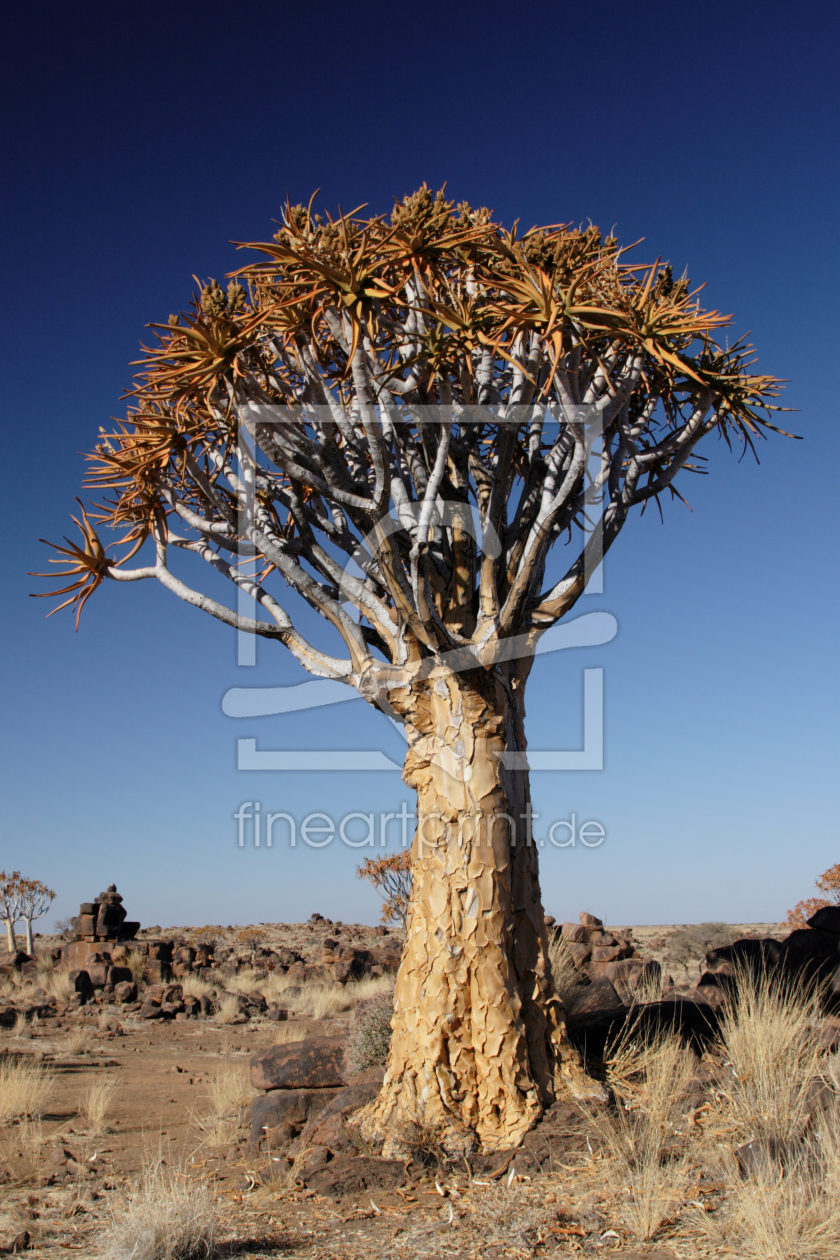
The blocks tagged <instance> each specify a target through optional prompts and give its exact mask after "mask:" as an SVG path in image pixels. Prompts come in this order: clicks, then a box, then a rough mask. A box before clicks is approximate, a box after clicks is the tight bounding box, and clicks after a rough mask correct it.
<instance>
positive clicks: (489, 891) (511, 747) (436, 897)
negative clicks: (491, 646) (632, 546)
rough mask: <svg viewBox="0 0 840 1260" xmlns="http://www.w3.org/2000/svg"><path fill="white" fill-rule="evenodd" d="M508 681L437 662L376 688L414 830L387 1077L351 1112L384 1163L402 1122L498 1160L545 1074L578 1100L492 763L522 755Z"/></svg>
mask: <svg viewBox="0 0 840 1260" xmlns="http://www.w3.org/2000/svg"><path fill="white" fill-rule="evenodd" d="M524 664H526V667H527V664H528V663H527V662H526V663H524ZM523 673H524V671H523ZM524 682H525V678H524V676H517V674H516V673H515V671H514V669H513V668H511V667H508V668H506V669H501V668H497V669H496V671H494V672H489V671H484V670H476V671H471V672H470V673H469V674H468V675H467V674H463V673H458V674H453V673H452V672H450V671H449V670H447V669H446V668H445V667H437V668H435V669H434V670H433V671H432V672H431V673H430V674H429V675H428V677H427V678H426V679H424V681H423V684H422V686H420V687H418V688H416V689H412V690H411V691H410V692H408V691H403V692H391V697H390V698H391V702H392V703H393V705H394V707H395V708H396V709H397V710H398V711H399V712H401V713H402V714H403V716H404V717H405V719H406V723H407V729H408V733H409V742H410V749H409V752H408V755H407V757H406V763H405V769H404V771H403V777H404V779H405V781H406V783H408V784H409V786H411V787H413V788H415V789H416V791H417V801H418V809H417V813H418V827H417V832H416V835H415V838H414V845H413V850H412V894H411V904H410V907H409V916H408V929H407V934H406V944H405V950H404V953H403V959H402V963H401V966H400V970H399V974H398V976H397V983H396V993H395V1006H394V1018H393V1024H392V1027H393V1038H392V1042H391V1052H390V1057H389V1060H388V1068H387V1073H386V1077H385V1082H384V1085H383V1088H382V1092H381V1094H380V1095H379V1097H378V1098H377V1099H376V1100H375V1101H374V1102H373V1103H372V1104H370V1105H369V1106H368V1107H367V1108H366V1109H365V1111H364V1112H363V1113H362V1115H361V1117H360V1120H361V1126H362V1132H363V1134H364V1135H365V1136H366V1137H367V1138H368V1139H369V1140H374V1141H376V1140H381V1141H383V1142H384V1153H385V1154H391V1155H395V1154H399V1153H402V1152H403V1151H404V1150H405V1149H406V1147H407V1144H408V1143H407V1138H408V1135H409V1133H410V1128H411V1126H412V1125H420V1126H422V1127H423V1128H431V1129H433V1130H434V1131H435V1132H436V1133H437V1135H438V1137H439V1138H440V1140H441V1141H442V1142H443V1144H444V1146H446V1147H447V1149H449V1150H451V1151H452V1152H460V1153H468V1152H469V1151H471V1150H476V1149H482V1150H485V1151H493V1150H506V1149H511V1148H514V1147H516V1146H518V1145H519V1143H520V1142H521V1141H522V1139H523V1137H524V1135H525V1134H526V1133H527V1131H528V1130H529V1129H530V1128H531V1127H532V1126H533V1124H534V1123H535V1122H536V1121H537V1120H538V1119H539V1118H540V1116H541V1115H542V1113H543V1111H544V1109H545V1107H546V1106H547V1105H548V1104H550V1102H551V1101H552V1100H553V1098H554V1092H555V1088H556V1087H557V1086H558V1085H559V1083H560V1079H561V1077H565V1079H566V1080H567V1082H568V1083H569V1084H570V1085H571V1086H572V1088H573V1089H574V1091H575V1092H576V1093H578V1094H584V1093H586V1092H587V1086H588V1085H589V1086H591V1085H592V1083H591V1082H587V1081H586V1078H585V1077H584V1075H583V1073H582V1070H581V1068H580V1063H579V1060H578V1058H577V1056H576V1054H575V1052H574V1051H573V1050H572V1048H571V1046H570V1045H569V1043H568V1039H567V1037H566V1028H565V1019H564V1013H563V1008H562V1006H561V1004H560V1002H559V1000H558V998H557V996H556V994H555V992H554V987H553V983H552V980H551V971H550V966H549V962H548V940H547V933H546V927H545V918H544V914H543V908H542V904H541V901H540V894H539V883H538V872H537V852H536V848H535V845H534V842H533V841H532V836H531V821H530V792H529V784H528V774H527V771H525V770H516V771H508V770H507V769H506V768H505V766H504V764H503V762H502V759H501V758H502V754H503V753H505V752H507V751H517V752H524V749H525V740H524V732H523V716H524V710H523V705H522V693H523V690H524ZM589 1092H593V1090H590V1091H589ZM594 1092H595V1093H598V1092H599V1091H598V1087H594Z"/></svg>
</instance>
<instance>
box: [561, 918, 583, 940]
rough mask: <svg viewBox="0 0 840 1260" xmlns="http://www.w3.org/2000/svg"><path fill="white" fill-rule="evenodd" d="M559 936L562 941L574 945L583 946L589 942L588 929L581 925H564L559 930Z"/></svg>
mask: <svg viewBox="0 0 840 1260" xmlns="http://www.w3.org/2000/svg"><path fill="white" fill-rule="evenodd" d="M560 935H561V936H562V938H563V940H564V941H569V942H571V943H573V944H575V945H585V944H587V943H588V941H589V929H588V928H585V927H584V926H583V924H582V923H564V924H563V926H562V928H561V929H560Z"/></svg>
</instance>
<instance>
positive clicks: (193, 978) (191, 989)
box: [180, 972, 213, 998]
mask: <svg viewBox="0 0 840 1260" xmlns="http://www.w3.org/2000/svg"><path fill="white" fill-rule="evenodd" d="M180 984H181V988H182V990H183V993H184V997H194V998H203V997H208V996H209V995H210V994H211V993H212V992H213V986H212V984H211V983H210V981H209V980H205V979H204V978H203V976H197V975H194V974H193V973H192V972H190V973H189V974H188V975H186V976H182V977H181V981H180Z"/></svg>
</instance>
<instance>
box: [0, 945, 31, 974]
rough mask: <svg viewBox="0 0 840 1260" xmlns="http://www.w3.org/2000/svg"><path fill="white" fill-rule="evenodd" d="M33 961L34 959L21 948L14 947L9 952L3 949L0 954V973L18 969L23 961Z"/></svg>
mask: <svg viewBox="0 0 840 1260" xmlns="http://www.w3.org/2000/svg"><path fill="white" fill-rule="evenodd" d="M34 961H35V959H33V958H31V957H30V956H29V954H25V953H24V952H23V950H22V949H14V950H12V951H11V952H10V951H9V950H4V951H3V953H2V954H0V975H2V974H3V972H5V973H6V974H8V973H9V972H11V971H20V969H21V967H23V965H24V964H25V963H29V962H34Z"/></svg>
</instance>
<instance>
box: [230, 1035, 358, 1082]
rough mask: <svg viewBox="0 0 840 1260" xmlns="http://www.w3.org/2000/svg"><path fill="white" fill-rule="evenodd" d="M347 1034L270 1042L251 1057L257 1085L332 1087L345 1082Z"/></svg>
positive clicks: (254, 1080) (252, 1071)
mask: <svg viewBox="0 0 840 1260" xmlns="http://www.w3.org/2000/svg"><path fill="white" fill-rule="evenodd" d="M344 1042H345V1039H344V1038H343V1037H312V1038H310V1039H309V1040H308V1041H298V1042H291V1043H289V1044H288V1045H285V1046H269V1047H268V1048H267V1049H265V1050H260V1051H258V1053H257V1054H255V1055H254V1057H253V1058H252V1059H251V1084H252V1085H253V1087H254V1089H262V1090H271V1089H329V1088H331V1087H334V1086H337V1085H343V1084H344Z"/></svg>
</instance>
